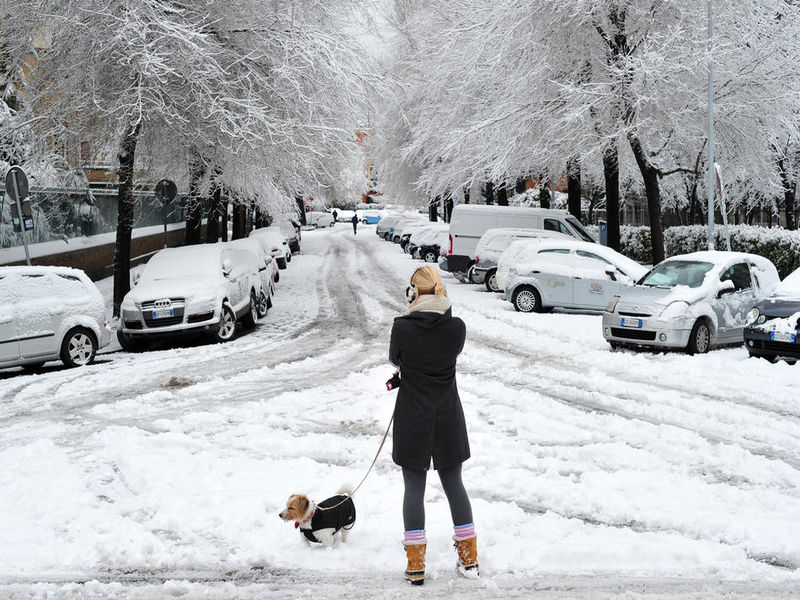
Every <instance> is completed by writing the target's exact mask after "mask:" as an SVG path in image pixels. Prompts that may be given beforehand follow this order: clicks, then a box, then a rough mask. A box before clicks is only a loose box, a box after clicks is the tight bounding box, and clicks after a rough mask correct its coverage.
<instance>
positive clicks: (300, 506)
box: [297, 495, 309, 515]
mask: <svg viewBox="0 0 800 600" xmlns="http://www.w3.org/2000/svg"><path fill="white" fill-rule="evenodd" d="M308 505H309V502H308V498H307V497H305V496H302V495H301V496H297V510H298V511H299V512H300V514H301V515H304V514H306V511H307V510H308Z"/></svg>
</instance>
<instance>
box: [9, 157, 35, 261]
mask: <svg viewBox="0 0 800 600" xmlns="http://www.w3.org/2000/svg"><path fill="white" fill-rule="evenodd" d="M11 184H12V185H13V186H14V196H15V201H16V203H17V214H18V215H19V228H20V231H21V232H22V243H23V244H24V245H25V260H26V261H27V263H28V266H29V267H30V266H31V253H30V250H28V234H27V232H26V231H25V215H23V214H22V201H21V199H20V197H19V183H18V182H17V172H16V171H12V173H11Z"/></svg>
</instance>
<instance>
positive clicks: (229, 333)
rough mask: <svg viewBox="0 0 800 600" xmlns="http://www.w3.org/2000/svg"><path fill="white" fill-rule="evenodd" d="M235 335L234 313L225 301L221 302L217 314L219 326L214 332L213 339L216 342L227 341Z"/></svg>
mask: <svg viewBox="0 0 800 600" xmlns="http://www.w3.org/2000/svg"><path fill="white" fill-rule="evenodd" d="M235 335H236V315H235V314H234V312H233V309H232V308H231V305H230V304H228V303H227V302H224V303H223V304H222V310H221V311H220V315H219V327H217V330H216V331H215V332H214V340H215V341H217V342H229V341H230V340H232V339H233V337H234V336H235Z"/></svg>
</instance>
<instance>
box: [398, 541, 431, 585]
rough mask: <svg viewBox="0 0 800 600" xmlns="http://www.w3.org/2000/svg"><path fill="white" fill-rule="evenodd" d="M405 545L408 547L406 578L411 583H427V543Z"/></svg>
mask: <svg viewBox="0 0 800 600" xmlns="http://www.w3.org/2000/svg"><path fill="white" fill-rule="evenodd" d="M403 546H404V547H405V549H406V558H407V559H408V566H406V579H407V580H408V581H410V582H411V585H422V584H423V583H425V548H426V546H427V545H426V544H425V543H424V542H423V543H421V544H419V543H417V544H407V543H404V544H403Z"/></svg>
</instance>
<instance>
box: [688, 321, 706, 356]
mask: <svg viewBox="0 0 800 600" xmlns="http://www.w3.org/2000/svg"><path fill="white" fill-rule="evenodd" d="M709 348H711V327H709V325H708V321H706V320H705V319H698V320H697V323H695V324H694V327H692V333H691V334H690V335H689V344H688V345H687V346H686V351H687V352H688V353H689V354H705V353H706V352H708V350H709Z"/></svg>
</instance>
